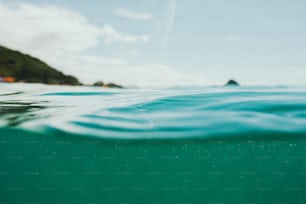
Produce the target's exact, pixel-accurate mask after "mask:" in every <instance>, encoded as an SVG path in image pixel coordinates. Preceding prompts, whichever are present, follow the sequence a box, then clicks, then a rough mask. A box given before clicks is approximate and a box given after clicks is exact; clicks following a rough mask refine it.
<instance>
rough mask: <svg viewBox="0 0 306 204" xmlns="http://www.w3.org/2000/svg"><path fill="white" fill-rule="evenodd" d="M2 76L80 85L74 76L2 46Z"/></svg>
mask: <svg viewBox="0 0 306 204" xmlns="http://www.w3.org/2000/svg"><path fill="white" fill-rule="evenodd" d="M0 77H12V78H14V79H15V81H16V82H29V83H44V84H59V85H80V82H79V81H78V79H77V78H76V77H74V76H69V75H65V74H63V73H62V72H60V71H57V70H56V69H54V68H52V67H50V66H49V65H47V64H46V63H44V62H42V61H40V60H39V59H37V58H34V57H31V56H29V55H26V54H23V53H21V52H19V51H14V50H11V49H8V48H5V47H2V46H0Z"/></svg>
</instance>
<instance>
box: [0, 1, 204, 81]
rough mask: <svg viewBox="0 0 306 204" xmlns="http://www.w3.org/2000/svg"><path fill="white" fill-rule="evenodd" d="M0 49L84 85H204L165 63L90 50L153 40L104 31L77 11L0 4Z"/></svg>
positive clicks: (193, 77) (20, 4)
mask: <svg viewBox="0 0 306 204" xmlns="http://www.w3.org/2000/svg"><path fill="white" fill-rule="evenodd" d="M0 25H2V26H1V27H0V45H3V46H7V47H9V48H12V49H17V50H20V51H22V52H25V53H28V54H31V55H33V56H35V57H38V58H40V59H41V60H43V61H45V62H47V63H48V64H49V65H51V66H53V67H55V68H57V69H59V70H61V71H63V72H64V73H67V74H73V75H75V76H77V77H78V78H80V79H81V81H82V82H84V83H93V82H94V81H95V80H103V81H105V82H116V83H120V84H123V85H135V86H139V87H145V86H146V87H164V86H175V85H194V84H203V83H204V79H202V78H201V77H197V76H186V75H185V74H182V73H180V72H179V71H177V70H176V69H175V68H173V67H170V66H166V65H162V64H143V65H135V64H132V63H129V62H127V61H125V60H123V59H117V58H107V57H103V56H97V55H91V54H88V53H87V52H86V51H87V50H88V49H93V48H96V47H98V46H99V41H100V39H102V40H104V42H105V43H106V44H110V43H115V42H121V43H128V44H131V43H137V42H147V41H148V40H149V37H148V36H146V35H143V36H133V35H123V34H121V33H120V32H118V31H117V30H115V29H114V28H113V27H112V26H110V25H105V26H103V27H102V28H101V27H98V26H96V25H94V24H92V23H90V22H89V20H88V19H86V18H85V17H84V16H82V15H80V14H79V13H76V12H74V11H71V10H68V9H64V8H60V7H56V6H51V5H34V4H29V3H3V2H2V3H1V2H0Z"/></svg>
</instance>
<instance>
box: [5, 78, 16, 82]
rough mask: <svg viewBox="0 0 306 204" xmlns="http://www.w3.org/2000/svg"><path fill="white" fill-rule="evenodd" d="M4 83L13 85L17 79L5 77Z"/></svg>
mask: <svg viewBox="0 0 306 204" xmlns="http://www.w3.org/2000/svg"><path fill="white" fill-rule="evenodd" d="M3 81H4V82H9V83H12V82H15V79H14V78H13V77H4V78H3Z"/></svg>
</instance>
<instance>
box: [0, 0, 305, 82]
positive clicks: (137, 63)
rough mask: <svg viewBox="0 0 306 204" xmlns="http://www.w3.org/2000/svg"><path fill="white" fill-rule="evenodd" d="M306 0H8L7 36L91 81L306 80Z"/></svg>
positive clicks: (2, 38)
mask: <svg viewBox="0 0 306 204" xmlns="http://www.w3.org/2000/svg"><path fill="white" fill-rule="evenodd" d="M305 11H306V1H303V0H279V1H275V0H129V1H124V0H116V1H111V0H90V1H85V0H82V1H80V0H74V1H72V0H52V1H51V0H27V1H12V0H10V1H5V0H0V23H1V26H0V44H2V45H4V46H8V47H10V48H14V49H19V50H21V51H23V52H27V53H30V54H31V55H34V56H37V57H39V58H41V59H42V60H44V61H46V62H47V63H48V64H50V65H52V66H54V67H55V68H57V69H60V70H62V71H64V72H65V73H68V74H73V75H76V76H78V77H79V78H80V79H81V80H82V82H84V83H92V82H94V81H96V80H103V81H106V82H117V83H121V84H124V85H135V86H140V87H151V86H152V87H156V86H161V87H168V86H176V85H186V86H192V85H194V86H202V85H220V84H223V83H225V81H226V80H227V79H229V78H235V79H237V80H238V81H239V82H241V83H242V84H246V85H289V84H305V83H306V81H305V76H306V57H305V56H306V41H305V37H306V26H305V23H306V12H305Z"/></svg>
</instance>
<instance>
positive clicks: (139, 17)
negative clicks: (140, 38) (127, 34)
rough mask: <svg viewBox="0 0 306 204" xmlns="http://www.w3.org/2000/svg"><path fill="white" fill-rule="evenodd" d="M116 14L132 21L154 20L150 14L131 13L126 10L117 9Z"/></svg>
mask: <svg viewBox="0 0 306 204" xmlns="http://www.w3.org/2000/svg"><path fill="white" fill-rule="evenodd" d="M114 13H115V14H116V15H117V16H120V17H122V18H126V19H130V20H139V21H149V20H152V19H153V16H152V14H150V13H144V12H135V11H130V10H129V9H126V8H117V9H115V11H114Z"/></svg>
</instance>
